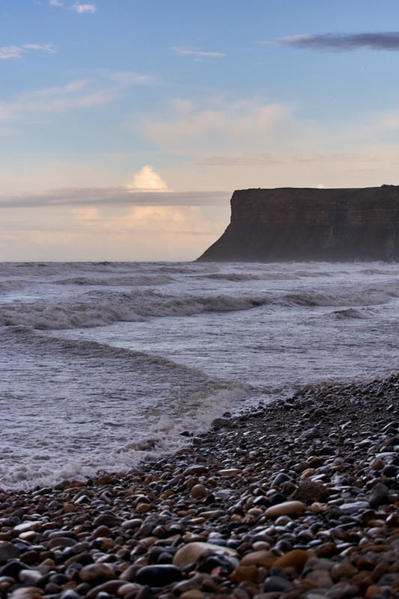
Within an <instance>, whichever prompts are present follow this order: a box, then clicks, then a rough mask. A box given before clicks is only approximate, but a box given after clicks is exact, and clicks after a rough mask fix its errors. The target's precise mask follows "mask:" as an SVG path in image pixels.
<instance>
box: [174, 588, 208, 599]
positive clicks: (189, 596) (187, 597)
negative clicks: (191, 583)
mask: <svg viewBox="0 0 399 599" xmlns="http://www.w3.org/2000/svg"><path fill="white" fill-rule="evenodd" d="M203 596H204V593H202V592H201V591H198V590H197V589H192V590H191V591H185V592H184V593H183V594H182V595H180V599H202V598H203Z"/></svg>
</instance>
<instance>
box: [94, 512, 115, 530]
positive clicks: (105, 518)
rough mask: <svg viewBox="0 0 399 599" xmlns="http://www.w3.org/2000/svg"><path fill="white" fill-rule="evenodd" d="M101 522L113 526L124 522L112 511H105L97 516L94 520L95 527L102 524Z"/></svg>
mask: <svg viewBox="0 0 399 599" xmlns="http://www.w3.org/2000/svg"><path fill="white" fill-rule="evenodd" d="M101 524H104V525H105V526H109V527H110V528H113V527H114V526H119V525H120V524H122V520H121V519H120V518H119V517H118V516H115V514H113V513H111V512H104V513H103V514H100V515H99V516H97V518H95V519H94V520H93V527H94V528H97V526H100V525H101Z"/></svg>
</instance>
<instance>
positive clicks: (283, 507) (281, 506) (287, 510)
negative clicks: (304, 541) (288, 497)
mask: <svg viewBox="0 0 399 599" xmlns="http://www.w3.org/2000/svg"><path fill="white" fill-rule="evenodd" d="M305 509H306V505H305V504H304V503H303V502H302V501H284V502H283V503H278V504H277V505H272V506H271V507H269V508H267V510H266V512H265V515H266V516H267V517H268V518H277V517H278V516H284V515H287V516H293V515H300V514H303V512H304V511H305Z"/></svg>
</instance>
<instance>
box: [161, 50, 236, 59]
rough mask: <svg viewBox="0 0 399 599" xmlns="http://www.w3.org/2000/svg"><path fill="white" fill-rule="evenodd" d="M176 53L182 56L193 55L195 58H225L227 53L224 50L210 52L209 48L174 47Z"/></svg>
mask: <svg viewBox="0 0 399 599" xmlns="http://www.w3.org/2000/svg"><path fill="white" fill-rule="evenodd" d="M172 50H173V52H174V53H175V54H179V55H180V56H193V57H194V58H198V59H201V58H223V57H224V56H226V54H223V52H210V51H207V50H192V49H190V48H172Z"/></svg>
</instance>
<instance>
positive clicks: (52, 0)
mask: <svg viewBox="0 0 399 599" xmlns="http://www.w3.org/2000/svg"><path fill="white" fill-rule="evenodd" d="M49 5H50V6H56V7H57V8H67V9H72V10H74V11H75V12H77V13H78V14H80V15H83V14H85V13H88V14H94V13H95V12H96V10H97V8H96V6H95V4H93V3H90V4H81V3H80V2H74V3H73V4H72V5H71V4H70V3H65V2H64V0H49Z"/></svg>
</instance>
